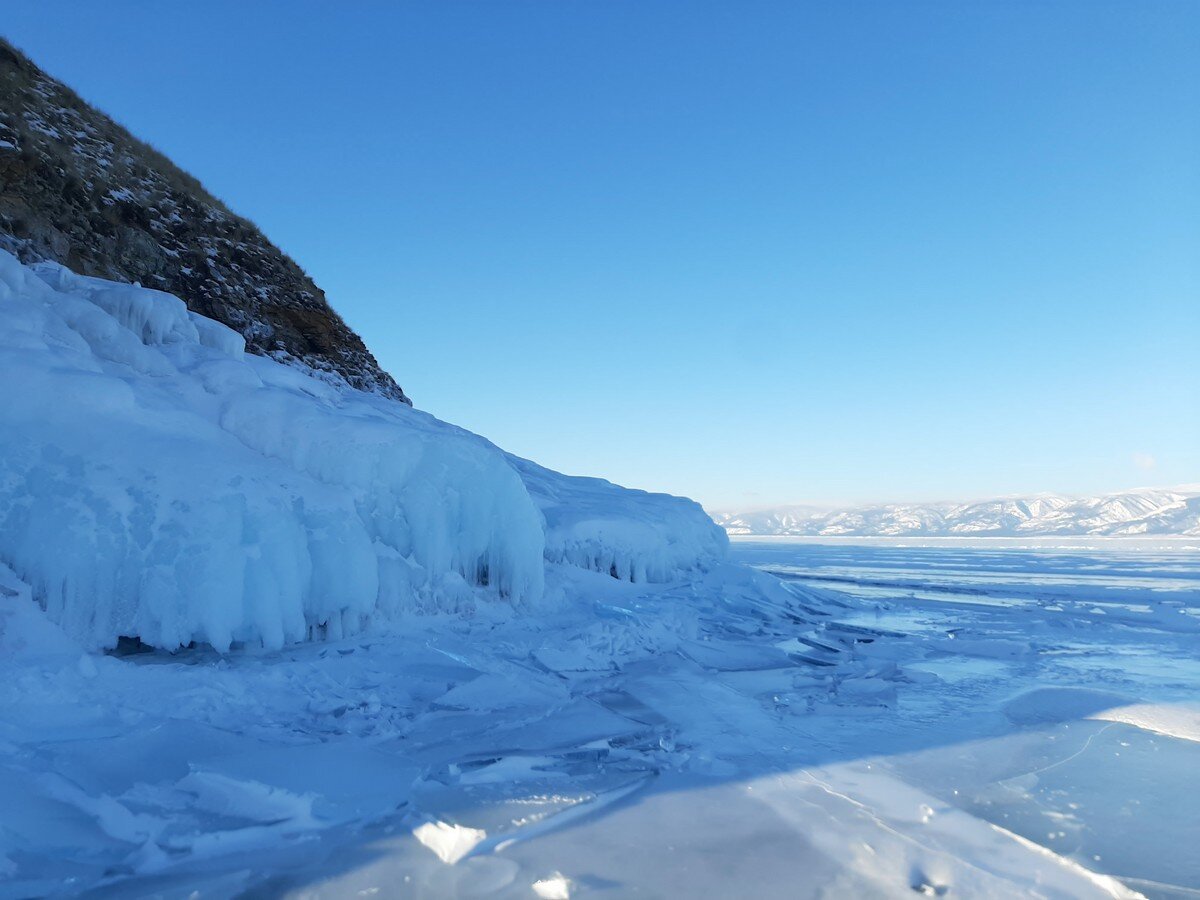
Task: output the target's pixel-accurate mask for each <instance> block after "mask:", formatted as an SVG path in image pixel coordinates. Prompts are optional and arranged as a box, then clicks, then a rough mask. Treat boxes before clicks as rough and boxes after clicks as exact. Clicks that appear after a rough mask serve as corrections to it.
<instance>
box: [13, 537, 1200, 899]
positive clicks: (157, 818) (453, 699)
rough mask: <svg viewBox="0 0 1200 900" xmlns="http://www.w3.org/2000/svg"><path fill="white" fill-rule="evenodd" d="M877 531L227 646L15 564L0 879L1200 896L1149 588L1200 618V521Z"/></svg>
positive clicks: (1184, 659) (1179, 750) (309, 889)
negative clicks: (513, 601)
mask: <svg viewBox="0 0 1200 900" xmlns="http://www.w3.org/2000/svg"><path fill="white" fill-rule="evenodd" d="M880 552H881V551H880V550H879V548H864V547H858V548H853V547H839V548H836V549H835V551H832V552H830V551H826V550H825V549H824V548H818V549H816V550H814V549H813V548H812V547H811V546H810V545H802V544H795V545H790V546H780V545H762V544H757V545H755V544H740V543H739V544H735V547H734V562H733V563H729V564H715V565H712V566H711V567H710V568H709V570H708V571H707V572H705V573H698V574H692V575H688V576H682V577H677V578H676V579H674V580H672V581H670V582H663V583H652V582H627V581H620V580H617V579H614V578H612V577H611V576H610V575H608V574H605V573H600V572H595V571H590V570H586V569H582V568H577V567H572V566H569V565H565V564H561V563H559V564H551V565H549V566H548V567H547V581H548V590H549V591H550V592H552V593H555V594H560V595H562V596H564V597H569V598H572V601H573V602H572V603H570V604H559V605H557V606H555V607H553V608H551V609H548V610H546V611H544V612H543V613H541V614H540V615H538V616H536V617H534V616H527V615H524V614H522V613H521V611H520V610H517V609H515V608H513V607H511V606H509V605H507V604H496V603H481V604H480V605H479V606H478V607H477V608H476V610H475V612H474V614H473V615H472V616H470V617H464V616H461V615H456V614H452V613H448V612H435V613H429V614H425V615H422V616H410V617H406V618H404V619H402V620H400V621H392V622H389V623H386V624H385V625H381V626H380V627H379V628H378V629H377V630H375V631H372V632H370V633H364V634H360V635H357V636H352V637H343V638H340V639H328V640H326V641H323V642H315V643H314V642H309V643H301V644H295V645H290V646H288V647H285V648H283V649H281V650H275V651H266V650H262V649H257V650H253V649H250V648H243V649H241V650H234V651H232V652H229V653H226V654H224V655H220V654H217V653H215V652H214V651H213V650H211V649H208V648H204V647H197V648H194V649H191V650H185V651H181V652H178V653H176V654H174V655H161V654H158V653H136V654H133V655H111V654H103V653H100V654H97V653H94V652H89V651H88V650H87V649H86V648H85V647H84V646H82V645H81V644H79V643H78V642H77V641H75V640H73V639H72V638H71V637H70V636H68V635H67V634H66V633H65V632H63V631H62V629H61V628H59V627H58V626H56V625H54V624H53V623H51V622H50V621H49V620H48V619H47V617H46V615H45V613H44V612H42V611H41V610H40V609H39V608H38V607H37V606H36V604H34V603H33V602H31V600H30V590H29V588H28V586H26V585H24V584H23V583H22V582H20V581H19V580H18V579H17V578H16V577H15V575H13V574H12V573H11V572H10V571H5V570H0V585H2V586H3V590H0V668H2V669H3V671H0V793H2V794H3V796H5V797H6V800H7V802H6V803H5V804H4V806H3V809H2V810H0V854H2V855H3V859H4V860H5V862H4V863H3V870H2V871H3V872H4V873H5V875H4V877H5V878H6V879H7V881H6V882H3V883H0V896H12V897H18V896H28V895H30V894H72V893H77V892H79V891H81V890H83V889H88V890H91V891H94V892H96V893H98V894H99V895H105V894H109V895H120V896H147V895H155V896H158V895H166V896H172V895H174V894H176V893H179V894H183V893H188V892H190V891H191V890H193V889H195V890H199V891H200V893H201V896H216V897H224V896H235V895H239V894H241V893H244V892H246V891H250V892H252V893H253V892H258V893H269V894H273V895H274V894H286V895H294V896H306V897H342V896H356V895H363V896H367V895H375V894H379V895H382V896H450V895H458V896H477V895H493V896H507V897H526V896H541V895H547V896H557V895H561V893H562V892H568V893H567V895H568V896H571V897H583V896H593V895H596V896H625V895H627V894H629V893H631V892H633V891H634V889H635V888H636V889H637V890H638V891H639V892H640V893H641V894H643V895H646V896H660V897H669V896H712V897H723V896H744V895H746V893H747V892H750V893H752V894H753V895H755V896H762V897H796V896H822V895H825V896H829V895H838V896H845V895H854V896H908V895H910V894H911V893H912V892H913V891H916V892H919V893H925V894H930V895H942V894H949V895H966V896H999V897H1007V896H1029V895H1031V894H1033V895H1040V896H1046V897H1076V896H1108V897H1114V896H1116V897H1119V896H1135V895H1136V894H1137V893H1141V894H1144V895H1147V896H1158V897H1173V896H1186V895H1187V894H1186V891H1187V890H1189V889H1190V890H1196V889H1200V865H1198V863H1197V860H1196V858H1195V856H1194V854H1192V853H1190V850H1189V848H1191V847H1194V846H1195V845H1196V842H1197V841H1200V822H1197V820H1196V817H1195V816H1194V815H1193V813H1192V804H1191V803H1190V800H1189V798H1191V797H1194V796H1195V791H1196V788H1197V787H1200V783H1198V781H1197V775H1196V773H1197V772H1200V744H1198V743H1197V742H1196V741H1195V732H1194V722H1195V706H1194V701H1195V696H1196V694H1195V688H1196V685H1197V683H1200V653H1197V649H1198V641H1197V631H1196V629H1195V628H1188V627H1182V626H1180V624H1179V623H1178V622H1174V621H1172V620H1171V619H1170V618H1164V617H1163V616H1162V615H1160V614H1159V611H1158V607H1160V606H1165V607H1166V608H1167V609H1169V610H1171V611H1172V612H1173V614H1175V615H1178V616H1180V617H1181V618H1183V619H1185V620H1190V621H1192V622H1196V621H1200V620H1198V619H1197V616H1198V615H1200V602H1198V598H1200V548H1192V549H1186V548H1182V549H1174V550H1170V551H1165V552H1161V553H1151V552H1141V553H1139V552H1129V553H1126V554H1122V553H1120V552H1119V551H1114V550H1112V549H1106V550H1101V551H1097V552H1092V553H1089V552H1083V551H1054V552H1053V553H1052V554H1050V555H1049V556H1052V559H1051V558H1049V557H1048V554H1047V553H1044V552H1039V551H1028V550H1010V551H1008V552H1006V553H997V552H994V551H989V550H978V551H972V550H961V551H957V552H953V553H951V554H950V555H948V556H946V557H944V561H945V563H946V565H944V566H943V565H941V564H940V562H939V559H943V558H941V557H939V555H938V553H934V552H924V553H923V552H913V551H896V552H895V554H893V555H892V556H890V557H888V558H886V559H882V560H881V558H880ZM976 553H977V554H978V556H973V554H976ZM905 559H907V563H905V562H904V560H905ZM742 562H746V563H754V564H755V565H757V566H760V567H764V568H767V569H772V570H776V571H779V572H781V573H783V575H784V578H783V580H779V579H778V578H777V577H776V576H772V575H769V574H766V573H756V572H755V571H753V570H751V569H747V568H745V567H744V566H742V565H740V564H738V563H742ZM882 568H886V569H888V570H889V571H890V572H891V573H892V575H893V576H894V577H895V578H896V580H900V578H901V577H903V579H904V580H905V582H906V585H905V587H904V588H900V589H892V591H891V593H890V594H888V593H887V592H886V589H884V588H881V587H880V586H879V585H878V582H879V581H880V580H881V579H880V577H879V570H880V569H882ZM1048 569H1053V570H1054V572H1056V573H1057V574H1056V575H1055V576H1054V580H1053V582H1052V586H1048V587H1047V588H1046V596H1045V597H1044V598H1043V599H1038V598H1037V590H1036V588H1037V585H1038V583H1039V579H1040V578H1042V577H1043V576H1044V573H1046V571H1047V570H1048ZM950 570H954V572H955V574H954V575H953V576H951V575H950ZM1072 570H1073V571H1075V572H1076V576H1075V577H1074V578H1073V579H1071V578H1068V575H1067V573H1068V572H1069V571H1072ZM1022 573H1024V574H1022ZM810 574H811V576H812V578H813V580H811V581H810V580H809V575H810ZM834 575H836V576H837V577H838V578H839V579H840V580H839V581H837V582H836V583H837V585H838V587H837V588H836V589H833V588H830V587H828V585H829V584H830V583H832V582H830V581H829V580H827V579H829V578H830V577H831V576H834ZM855 579H859V580H858V581H856V580H855ZM917 583H920V584H925V585H927V586H937V587H939V588H940V590H935V591H931V592H929V595H928V596H926V595H925V594H923V593H922V592H921V591H920V590H918V589H915V588H914V585H915V584H917ZM1156 584H1157V586H1158V587H1157V589H1156V588H1155V587H1153V586H1151V587H1147V586H1146V585H1156ZM953 588H957V589H958V590H957V591H956V590H953ZM1015 588H1021V590H1014V589H1015ZM475 590H477V591H485V590H486V588H482V587H479V588H475ZM1014 594H1015V595H1016V599H1014V600H1013V601H1012V602H1009V601H1008V600H1006V599H1005V598H1006V597H1007V596H1008V595H1014ZM1068 597H1070V598H1074V599H1073V601H1071V603H1070V605H1068V601H1067V600H1066V598H1068ZM1180 598H1189V599H1183V600H1181V599H1180ZM1134 601H1138V602H1134ZM1102 607H1106V608H1108V609H1109V610H1111V609H1114V608H1116V609H1123V610H1125V613H1124V616H1123V618H1120V619H1118V618H1117V617H1115V616H1113V615H1110V614H1109V613H1108V612H1105V611H1104V609H1103V608H1102ZM1189 723H1191V724H1189ZM556 892H557V893H556Z"/></svg>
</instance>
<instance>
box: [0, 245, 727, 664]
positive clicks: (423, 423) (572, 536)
mask: <svg viewBox="0 0 1200 900" xmlns="http://www.w3.org/2000/svg"><path fill="white" fill-rule="evenodd" d="M0 320H2V321H3V323H4V327H3V329H2V331H0V379H2V381H3V384H4V385H5V388H6V390H5V397H4V399H3V400H2V401H0V562H3V563H6V564H8V565H10V566H11V567H12V568H13V570H14V571H15V572H17V574H18V575H19V576H20V577H21V578H22V579H24V580H25V581H27V582H28V583H29V584H31V585H32V587H33V592H34V595H35V599H36V600H37V601H38V602H39V603H40V604H41V605H42V606H43V607H44V608H45V609H46V611H47V613H48V614H49V615H50V617H51V618H52V619H53V620H54V621H56V622H58V623H60V624H61V625H62V626H63V627H64V628H65V629H66V630H67V631H68V632H69V633H70V634H71V635H72V636H73V637H75V638H77V639H79V640H82V641H84V642H85V643H88V644H90V645H93V646H111V645H113V644H115V642H116V641H117V639H118V637H120V636H137V637H140V638H141V639H142V640H143V641H146V642H147V643H150V644H153V645H156V646H160V647H166V648H173V647H178V646H181V645H185V644H187V643H189V642H191V641H203V642H208V643H210V644H212V645H213V646H214V647H216V648H218V649H221V650H224V649H227V648H228V647H229V646H230V645H231V644H232V643H234V642H237V641H243V642H261V643H262V644H263V645H264V646H266V647H270V648H274V647H279V646H281V645H283V644H285V643H287V642H291V641H298V640H304V639H306V638H313V637H322V636H338V635H342V634H345V633H348V632H353V631H357V630H359V629H361V628H363V627H364V626H366V625H368V624H370V623H371V622H372V621H374V620H375V619H377V618H380V617H384V618H387V617H392V616H395V615H397V614H399V613H402V612H405V611H423V610H432V611H455V610H459V609H464V608H467V607H469V605H470V604H471V603H472V602H473V599H474V598H475V597H476V596H477V595H478V594H479V592H483V594H484V595H488V594H490V595H494V596H497V597H502V598H505V599H506V600H507V601H508V602H511V603H512V604H514V605H515V606H517V607H519V608H523V609H533V608H534V605H535V604H536V603H537V601H538V600H539V599H540V598H541V596H542V593H543V584H544V575H545V572H544V565H545V562H544V560H545V559H550V560H551V561H565V562H571V563H575V564H580V565H585V566H588V567H590V568H600V569H602V570H605V571H610V572H611V574H614V575H617V576H618V577H623V578H627V579H639V580H646V579H649V580H661V579H666V578H669V577H670V576H671V575H672V574H673V573H675V572H677V571H679V570H681V569H686V568H691V567H695V566H697V565H700V564H702V563H703V561H704V560H705V559H706V558H708V557H711V556H714V555H720V554H721V553H723V551H724V546H725V545H724V543H723V540H724V536H723V534H721V533H720V532H719V531H718V530H717V529H716V526H714V525H713V524H712V522H711V521H710V520H709V519H708V518H707V517H706V516H705V515H704V514H703V512H702V511H700V509H699V507H697V506H695V504H691V503H690V501H682V500H679V499H678V498H669V497H661V496H655V495H649V494H644V493H642V492H631V491H626V490H624V489H621V488H617V487H615V486H613V485H611V484H608V483H607V482H602V481H598V480H592V479H569V478H566V477H564V476H560V475H557V474H555V473H552V472H549V471H548V470H545V469H541V468H540V467H537V466H534V465H533V464H531V463H524V462H523V461H515V460H513V459H511V458H510V457H507V456H506V455H505V454H504V453H502V452H501V451H500V450H498V449H497V448H496V447H494V446H493V445H492V444H490V443H489V442H487V441H486V440H484V439H483V438H480V437H478V436H476V435H473V434H470V433H469V432H466V431H464V430H462V429H460V428H456V427H454V426H451V425H447V424H446V423H443V422H440V421H438V420H437V419H435V418H433V417H432V416H429V415H427V414H424V413H421V412H419V411H416V410H413V409H411V408H409V407H407V406H405V405H404V404H401V403H397V402H394V401H389V400H386V399H384V398H380V397H378V396H374V395H369V394H364V393H361V392H358V391H355V390H353V389H351V388H349V387H347V386H346V385H344V384H339V383H331V381H329V380H327V379H328V376H324V377H322V376H319V375H318V374H317V373H314V372H312V371H310V370H307V369H302V368H297V367H289V366H285V365H282V364H280V363H278V362H275V361H273V360H270V359H267V358H264V357H258V356H251V355H248V354H246V353H245V352H244V342H243V340H242V338H241V336H239V335H238V334H237V333H236V332H234V331H232V330H230V329H228V328H226V327H225V326H223V325H221V324H219V323H217V322H214V321H212V320H209V319H205V318H203V317H201V316H197V315H196V314H194V313H191V312H189V311H188V310H187V308H186V306H185V305H184V304H183V302H182V301H180V300H179V299H177V298H175V297H173V296H171V295H169V294H164V293H162V292H159V291H153V290H149V289H146V288H141V287H138V286H133V285H125V284H117V283H113V282H108V281H105V280H103V279H97V278H87V277H83V276H79V275H75V274H73V273H72V272H70V271H69V270H67V269H65V268H63V267H61V266H59V265H57V264H53V263H39V264H37V265H36V266H32V267H26V266H23V265H21V264H20V263H19V262H18V261H17V260H16V259H15V258H14V257H12V256H11V255H9V254H7V253H4V252H2V251H0ZM531 492H532V494H533V496H532V497H531ZM535 499H536V501H537V502H536V503H535Z"/></svg>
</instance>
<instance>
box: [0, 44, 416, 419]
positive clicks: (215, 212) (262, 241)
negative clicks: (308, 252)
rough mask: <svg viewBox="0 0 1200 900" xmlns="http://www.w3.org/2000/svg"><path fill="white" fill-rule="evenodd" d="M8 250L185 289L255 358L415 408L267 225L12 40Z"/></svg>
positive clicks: (4, 86) (0, 116) (5, 113)
mask: <svg viewBox="0 0 1200 900" xmlns="http://www.w3.org/2000/svg"><path fill="white" fill-rule="evenodd" d="M0 246H3V247H5V248H6V249H9V250H11V251H12V252H13V253H15V254H16V255H17V256H18V257H20V258H21V259H22V260H23V261H25V262H33V261H37V260H41V259H51V260H54V261H56V262H60V263H63V264H64V265H66V266H69V267H70V268H71V269H74V270H75V271H76V272H79V273H82V274H86V275H95V276H99V277H102V278H108V279H112V280H117V281H126V282H136V283H140V284H142V285H143V286H145V287H152V288H157V289H159V290H163V291H167V292H169V293H172V294H175V295H176V296H178V297H180V298H182V299H183V300H184V301H185V302H186V303H187V305H188V306H189V307H190V308H191V309H192V310H193V311H194V312H197V313H199V314H201V315H204V316H208V317H209V318H213V319H217V320H218V321H220V322H223V323H225V324H226V325H228V326H230V327H231V328H234V329H235V330H237V331H238V332H240V333H241V334H242V335H243V336H244V337H245V338H246V348H247V350H250V351H251V352H254V353H258V354H261V355H264V356H271V357H274V358H276V359H279V360H282V361H288V362H299V363H302V364H304V365H306V366H308V367H310V368H312V369H313V370H315V371H316V372H318V373H323V375H324V377H326V378H331V379H334V380H337V379H344V380H345V381H346V382H347V383H349V384H350V385H352V386H354V387H356V388H360V389H363V390H368V391H372V392H375V393H381V394H384V395H386V396H390V397H392V398H394V399H397V400H402V401H404V402H406V403H407V402H409V401H408V398H407V397H405V395H404V392H403V391H402V390H401V389H400V387H399V385H397V384H396V382H395V381H394V380H393V379H392V377H391V376H390V375H388V374H387V373H386V372H384V371H383V370H382V369H381V368H380V367H379V364H378V363H377V362H376V361H375V357H373V356H372V355H371V353H370V351H368V350H367V348H366V346H365V345H364V344H363V342H362V339H361V338H360V337H359V336H358V335H357V334H355V333H354V332H353V331H352V330H351V329H350V328H349V327H348V326H347V325H346V323H345V322H343V321H342V319H341V317H340V316H338V314H337V313H336V312H334V310H333V309H332V308H331V307H330V306H329V303H328V302H327V301H326V299H325V294H324V293H323V292H322V291H321V289H320V288H318V287H317V286H316V285H315V284H314V283H313V282H312V279H310V278H309V277H308V275H306V274H305V273H304V271H303V270H302V269H301V268H300V267H299V266H298V265H297V264H296V263H295V262H293V261H292V260H291V259H290V258H289V257H288V256H287V255H285V254H284V253H283V252H282V251H280V250H279V248H278V247H276V246H275V245H274V244H272V243H271V242H270V241H269V240H267V238H266V236H265V235H263V233H262V232H261V231H259V229H258V228H257V227H256V226H255V225H254V224H253V223H251V222H249V221H247V220H246V219H243V218H241V217H240V216H238V215H236V214H234V213H233V212H231V211H230V210H229V209H228V208H227V207H226V206H225V205H224V204H223V203H222V202H221V201H220V200H218V199H216V198H215V197H213V196H212V195H211V194H210V193H208V191H206V190H205V189H204V187H203V186H202V185H201V184H200V182H199V181H197V180H196V179H195V178H193V177H192V176H191V175H188V174H187V173H186V172H184V171H182V170H180V169H179V168H178V167H177V166H175V165H174V164H173V163H172V162H171V161H170V160H168V159H167V158H166V157H164V156H163V155H162V154H161V153H159V152H158V151H156V150H154V148H152V147H150V146H148V145H147V144H145V143H143V142H142V141H139V140H138V139H137V138H135V137H134V136H133V135H131V134H130V133H129V132H128V131H127V130H126V129H125V128H123V127H121V126H120V125H118V124H117V123H116V122H114V121H113V120H112V119H110V118H109V117H108V116H106V115H104V114H103V113H101V112H100V111H98V110H96V109H94V108H92V107H91V106H89V105H88V104H87V103H85V102H83V101H82V100H81V99H80V98H79V97H78V96H77V95H76V94H75V92H74V91H72V90H71V89H70V88H68V87H67V86H66V85H64V84H62V83H61V82H59V81H56V80H55V79H54V78H51V77H50V76H49V75H47V74H46V73H45V72H43V71H42V70H41V69H39V68H38V67H37V66H36V65H34V64H33V63H32V62H31V61H30V60H29V59H28V58H27V57H26V56H24V54H22V53H21V52H20V51H19V50H17V49H16V48H14V47H13V46H12V45H10V44H8V43H7V42H5V41H3V40H0Z"/></svg>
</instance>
